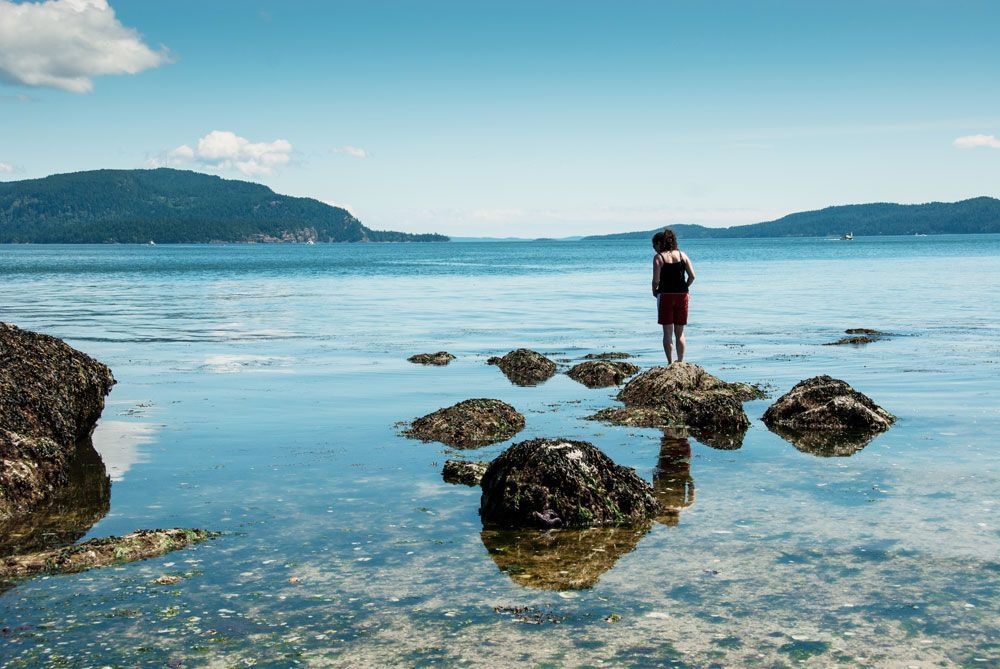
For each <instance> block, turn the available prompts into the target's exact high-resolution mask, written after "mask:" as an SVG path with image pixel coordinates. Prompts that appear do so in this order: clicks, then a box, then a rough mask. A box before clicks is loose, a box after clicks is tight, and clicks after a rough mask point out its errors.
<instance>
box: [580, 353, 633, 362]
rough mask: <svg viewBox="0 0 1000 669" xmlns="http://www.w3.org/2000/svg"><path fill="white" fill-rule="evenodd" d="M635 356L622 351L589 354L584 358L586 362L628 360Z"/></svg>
mask: <svg viewBox="0 0 1000 669" xmlns="http://www.w3.org/2000/svg"><path fill="white" fill-rule="evenodd" d="M634 357H635V356H634V355H632V354H631V353H624V352H622V351H608V352H607V353H588V354H587V355H585V356H583V359H584V360H628V359H629V358H634Z"/></svg>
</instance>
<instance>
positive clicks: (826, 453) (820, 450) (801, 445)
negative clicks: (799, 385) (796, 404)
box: [768, 425, 881, 458]
mask: <svg viewBox="0 0 1000 669" xmlns="http://www.w3.org/2000/svg"><path fill="white" fill-rule="evenodd" d="M768 429H769V430H771V432H774V433H775V434H776V435H778V436H779V437H781V438H782V439H784V440H785V441H787V442H789V443H790V444H791V445H792V446H794V447H795V448H797V449H798V450H800V451H802V452H803V453H810V454H812V455H817V456H819V457H822V458H831V457H837V458H846V457H850V456H852V455H854V454H855V453H857V452H858V451H860V450H862V449H863V448H864V447H865V446H867V445H868V444H870V443H871V442H872V440H873V439H874V438H875V437H877V436H878V435H879V434H881V432H860V433H859V432H853V433H851V432H849V433H837V434H834V433H831V432H819V431H815V432H805V431H800V430H792V429H789V428H787V427H780V426H777V425H774V426H771V427H769V428H768Z"/></svg>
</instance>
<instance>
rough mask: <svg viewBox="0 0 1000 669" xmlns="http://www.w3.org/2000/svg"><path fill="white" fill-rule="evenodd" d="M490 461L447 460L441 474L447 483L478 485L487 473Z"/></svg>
mask: <svg viewBox="0 0 1000 669" xmlns="http://www.w3.org/2000/svg"><path fill="white" fill-rule="evenodd" d="M489 466H490V463H488V462H473V461H469V460H445V463H444V470H442V472H441V476H442V477H443V478H444V480H445V482H446V483H461V484H463V485H468V486H477V485H479V481H480V480H481V479H482V478H483V474H485V473H486V468H487V467H489Z"/></svg>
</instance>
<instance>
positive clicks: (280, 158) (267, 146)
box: [146, 130, 292, 176]
mask: <svg viewBox="0 0 1000 669" xmlns="http://www.w3.org/2000/svg"><path fill="white" fill-rule="evenodd" d="M291 160H292V145H291V143H290V142H289V141H288V140H285V139H276V140H274V141H273V142H251V141H250V140H249V139H247V138H245V137H240V136H239V135H237V134H236V133H235V132H231V131H229V130H213V131H212V132H210V133H208V134H207V135H205V136H204V137H202V138H201V139H199V140H198V143H197V145H196V146H195V147H194V148H192V147H191V146H189V145H188V144H181V145H180V146H178V147H177V148H176V149H171V150H170V151H167V152H165V153H163V154H161V155H160V156H157V157H156V158H151V159H149V160H147V161H146V165H147V166H149V167H189V166H200V167H203V168H206V169H210V170H215V171H219V172H240V173H242V174H245V175H247V176H261V175H267V174H273V173H274V170H275V168H278V167H283V166H285V165H287V164H288V163H289V162H291Z"/></svg>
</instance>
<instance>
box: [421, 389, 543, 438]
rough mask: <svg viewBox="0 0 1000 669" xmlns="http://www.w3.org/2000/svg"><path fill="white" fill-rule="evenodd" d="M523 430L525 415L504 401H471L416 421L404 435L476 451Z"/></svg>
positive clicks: (439, 410) (440, 410)
mask: <svg viewBox="0 0 1000 669" xmlns="http://www.w3.org/2000/svg"><path fill="white" fill-rule="evenodd" d="M523 429H524V416H522V415H521V414H520V413H518V411H517V410H516V409H515V408H514V407H512V406H511V405H509V404H507V403H506V402H502V401H500V400H494V399H471V400H465V401H463V402H459V403H458V404H454V405H452V406H450V407H446V408H444V409H438V410H437V411H435V412H434V413H431V414H428V415H426V416H422V417H420V418H417V419H416V420H414V421H413V423H412V424H411V425H410V427H409V428H408V429H406V430H404V431H403V434H405V435H406V436H408V437H411V438H414V439H421V440H423V441H440V442H441V443H443V444H448V445H449V446H454V447H456V448H478V447H480V446H486V445H487V444H495V443H497V442H499V441H506V440H507V439H510V438H511V437H513V436H514V435H515V434H517V433H518V432H520V431H521V430H523Z"/></svg>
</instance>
